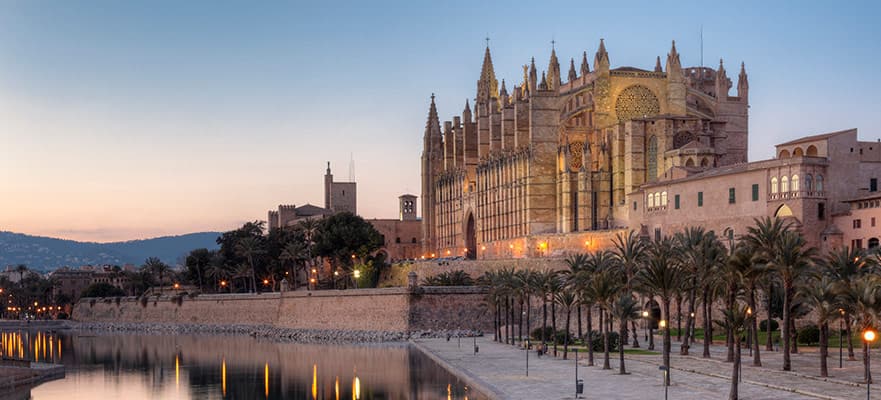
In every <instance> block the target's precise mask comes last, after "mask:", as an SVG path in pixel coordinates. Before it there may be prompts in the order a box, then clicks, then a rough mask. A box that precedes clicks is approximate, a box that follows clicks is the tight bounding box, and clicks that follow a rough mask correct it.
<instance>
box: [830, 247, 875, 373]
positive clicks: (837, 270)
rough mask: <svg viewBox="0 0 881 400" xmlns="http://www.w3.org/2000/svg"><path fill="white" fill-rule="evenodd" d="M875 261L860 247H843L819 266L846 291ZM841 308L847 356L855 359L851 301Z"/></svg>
mask: <svg viewBox="0 0 881 400" xmlns="http://www.w3.org/2000/svg"><path fill="white" fill-rule="evenodd" d="M874 261H875V258H874V257H867V256H866V254H865V252H863V250H861V249H856V248H848V247H843V248H841V249H839V250H836V251H832V252H830V253H829V254H827V255H826V257H824V259H823V260H822V263H821V266H822V268H823V271H824V273H825V274H826V275H828V276H829V277H831V278H832V280H833V281H835V282H837V283H838V284H839V285H841V287H840V290H841V291H842V292H846V291H848V290H851V289H852V288H853V286H854V283H855V282H856V281H857V280H859V279H862V277H863V276H865V275H866V274H867V273H869V272H870V271H871V269H872V265H871V264H873V263H874ZM841 310H842V311H844V325H845V326H846V329H847V357H848V360H851V361H853V360H855V359H856V357H855V355H854V351H853V334H852V327H851V326H852V324H851V322H852V321H851V316H852V315H853V313H854V310H853V306H852V303H851V302H843V303H842V304H841Z"/></svg>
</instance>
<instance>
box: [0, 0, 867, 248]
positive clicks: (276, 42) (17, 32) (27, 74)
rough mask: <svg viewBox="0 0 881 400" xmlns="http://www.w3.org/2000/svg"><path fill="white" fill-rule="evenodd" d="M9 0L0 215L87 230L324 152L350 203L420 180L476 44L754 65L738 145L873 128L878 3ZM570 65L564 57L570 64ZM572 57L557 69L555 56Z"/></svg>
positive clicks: (521, 56)
mask: <svg viewBox="0 0 881 400" xmlns="http://www.w3.org/2000/svg"><path fill="white" fill-rule="evenodd" d="M771 3H773V4H771V5H768V4H765V2H749V1H747V2H729V3H724V4H723V3H706V2H675V3H668V4H661V3H660V2H644V3H640V2H626V3H621V4H620V5H613V4H606V3H602V4H590V3H588V2H583V1H580V2H579V1H572V2H535V1H530V2H523V3H517V2H473V1H472V2H452V1H450V2H446V1H444V2H416V1H408V2H272V1H261V2H246V1H189V2H180V1H150V2H146V1H142V2H136V1H126V2H120V1H74V0H71V1H65V2H58V1H38V0H34V1H19V0H7V1H3V2H0V178H2V179H0V181H2V182H3V184H2V185H0V229H2V230H13V231H18V232H26V233H35V234H43V235H51V236H61V237H68V238H75V239H85V240H98V241H107V240H118V239H133V238H139V237H149V236H155V235H161V234H175V233H184V232H190V231H201V230H214V229H217V230H225V229H230V228H233V227H235V226H236V225H237V224H240V223H242V222H243V221H246V220H253V219H264V218H265V212H266V210H268V209H269V208H272V207H273V206H274V205H276V204H279V203H294V204H297V205H300V204H304V203H307V202H309V203H313V204H319V205H320V204H322V201H323V200H322V193H323V192H322V187H321V185H322V175H323V173H324V167H325V162H326V161H330V162H331V163H332V165H333V168H334V171H335V173H336V175H337V176H338V177H339V178H341V179H345V178H347V177H348V164H349V159H350V157H352V156H353V157H354V159H355V165H356V180H357V181H358V184H359V188H358V189H359V193H358V194H359V204H358V207H359V211H360V212H361V214H363V215H364V216H366V217H380V218H382V217H388V218H391V217H394V216H395V215H396V207H397V203H396V201H397V196H398V195H399V194H401V193H404V192H413V193H415V194H417V195H418V194H419V193H418V191H419V188H420V183H419V174H420V172H419V156H420V152H421V139H422V133H423V128H424V125H425V116H426V112H427V108H428V107H427V106H428V99H429V96H430V94H431V93H436V95H437V102H438V110H439V112H440V114H441V117H442V118H443V119H450V118H451V117H452V116H453V115H454V114H457V113H460V112H461V110H462V108H463V106H464V102H465V99H466V98H471V97H473V96H474V94H475V88H476V80H477V78H478V75H479V72H480V63H481V60H482V55H483V47H484V45H485V42H484V37H486V36H489V37H490V38H491V41H490V47H491V50H492V54H493V61H494V65H495V69H496V75H497V76H498V77H499V78H500V79H501V78H504V79H506V81H507V83H508V88H509V89H510V88H511V87H512V86H513V84H516V83H519V80H520V77H521V75H522V71H521V69H520V66H521V65H523V64H525V63H527V62H528V61H529V58H530V57H533V56H534V57H535V58H536V63H537V64H538V65H539V67H540V68H542V69H544V68H546V65H547V59H548V56H549V53H550V45H551V44H550V42H551V40H555V41H556V48H557V54H558V55H559V57H560V58H561V62H563V61H565V62H566V63H568V60H569V58H570V57H575V58H576V59H578V58H579V57H580V55H581V52H582V51H587V52H588V55H589V60H591V61H592V60H593V53H594V52H595V51H596V46H597V44H598V42H599V39H600V38H601V37H602V38H605V40H606V45H607V49H608V51H609V53H610V59H611V63H612V66H613V67H616V66H624V65H630V66H636V67H642V68H651V67H652V66H653V65H654V59H655V57H656V56H659V55H660V56H661V57H662V58H663V57H664V55H665V54H666V53H667V51H668V50H669V47H670V41H671V40H673V39H675V40H676V42H677V48H678V50H679V51H680V53H681V54H682V62H683V64H685V65H698V64H699V63H700V40H699V32H700V29H701V26H703V32H704V34H703V36H704V64H705V65H709V66H713V67H715V66H717V65H718V60H719V58H720V57H721V58H724V59H725V61H726V67H727V69H728V70H729V75H730V76H732V77H735V76H736V71H737V66H738V65H739V63H740V62H741V61H744V62H746V66H747V71H748V73H749V77H750V100H751V101H750V102H751V108H750V159H751V160H757V159H762V158H767V157H770V156H771V155H772V154H773V150H772V145H773V144H774V143H779V142H782V141H785V140H788V139H792V138H795V137H799V136H803V135H807V134H813V133H819V132H824V131H829V130H839V129H845V128H853V127H855V128H859V129H860V137H861V138H862V139H863V140H875V139H877V138H879V137H881V131H879V129H881V113H879V112H878V110H879V108H881V107H879V106H881V99H879V89H881V77H879V74H878V73H877V72H876V70H877V69H878V66H879V64H881V59H879V58H881V55H879V54H881V52H879V50H881V48H879V47H881V46H879V45H878V43H877V40H878V38H879V37H881V32H879V28H878V27H877V24H876V21H877V20H878V18H879V17H881V12H879V11H881V10H879V6H878V5H877V4H875V3H870V2H863V3H860V2H852V3H850V4H848V5H847V6H846V7H845V6H841V5H836V4H833V3H830V2H822V3H821V2H771ZM566 69H568V67H567V66H564V70H566ZM564 75H565V71H564Z"/></svg>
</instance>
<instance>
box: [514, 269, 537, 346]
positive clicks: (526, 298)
mask: <svg viewBox="0 0 881 400" xmlns="http://www.w3.org/2000/svg"><path fill="white" fill-rule="evenodd" d="M515 278H516V279H517V287H518V289H519V291H518V295H519V299H520V319H519V321H518V326H517V330H518V332H517V336H518V337H519V338H520V341H521V342H522V341H523V319H524V317H525V318H526V336H527V338H528V336H529V317H530V312H529V310H530V309H531V308H532V303H531V300H532V299H531V296H532V293H533V290H535V285H533V281H534V276H533V273H532V271H531V270H528V269H522V270H519V271H517V273H516V274H515ZM524 304H525V309H524Z"/></svg>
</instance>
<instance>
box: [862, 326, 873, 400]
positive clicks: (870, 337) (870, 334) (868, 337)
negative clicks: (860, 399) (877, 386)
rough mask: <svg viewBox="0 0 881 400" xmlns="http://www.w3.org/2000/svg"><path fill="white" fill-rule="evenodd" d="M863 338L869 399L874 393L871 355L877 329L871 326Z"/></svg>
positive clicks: (867, 398)
mask: <svg viewBox="0 0 881 400" xmlns="http://www.w3.org/2000/svg"><path fill="white" fill-rule="evenodd" d="M863 340H865V341H866V360H865V364H866V400H869V396H871V394H872V369H871V358H870V357H869V356H870V355H871V354H872V342H874V341H875V331H873V330H872V329H871V328H869V329H866V330H865V331H864V332H863Z"/></svg>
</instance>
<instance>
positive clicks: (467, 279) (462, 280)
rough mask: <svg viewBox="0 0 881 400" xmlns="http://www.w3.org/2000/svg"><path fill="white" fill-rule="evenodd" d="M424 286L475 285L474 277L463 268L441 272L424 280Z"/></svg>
mask: <svg viewBox="0 0 881 400" xmlns="http://www.w3.org/2000/svg"><path fill="white" fill-rule="evenodd" d="M422 285H423V286H473V285H474V279H472V278H471V275H468V273H467V272H465V271H463V270H457V271H450V272H441V273H439V274H437V275H435V276H430V277H428V278H425V279H423V280H422Z"/></svg>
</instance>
